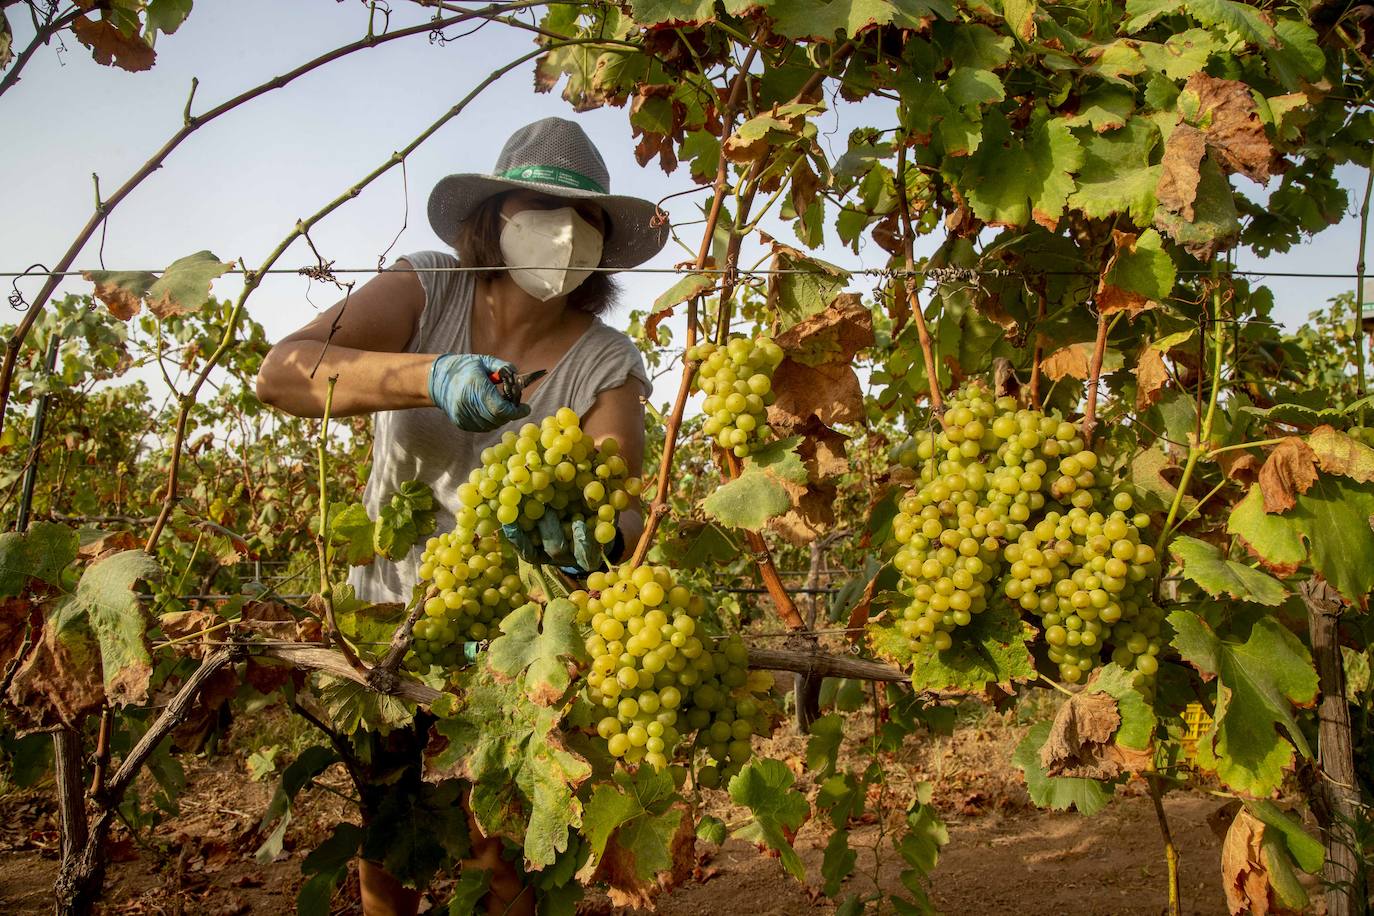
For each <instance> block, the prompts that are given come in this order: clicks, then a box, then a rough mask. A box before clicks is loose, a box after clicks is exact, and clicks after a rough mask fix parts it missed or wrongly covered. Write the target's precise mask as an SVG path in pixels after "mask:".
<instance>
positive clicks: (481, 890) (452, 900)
mask: <svg viewBox="0 0 1374 916" xmlns="http://www.w3.org/2000/svg"><path fill="white" fill-rule="evenodd" d="M490 888H491V872H490V871H489V870H487V869H485V868H464V869H463V870H462V871H460V872H459V873H458V881H457V882H456V883H455V884H454V885H453V895H452V896H451V897H449V898H448V916H473V914H475V913H476V912H477V905H478V904H479V903H481V902H482V898H483V897H485V896H486V895H487V891H488V890H489V889H490Z"/></svg>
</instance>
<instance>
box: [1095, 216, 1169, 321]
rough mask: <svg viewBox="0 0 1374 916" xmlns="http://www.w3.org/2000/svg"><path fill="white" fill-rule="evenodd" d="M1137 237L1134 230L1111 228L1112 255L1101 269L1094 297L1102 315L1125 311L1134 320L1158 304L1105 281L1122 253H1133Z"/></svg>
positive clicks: (1146, 297)
mask: <svg viewBox="0 0 1374 916" xmlns="http://www.w3.org/2000/svg"><path fill="white" fill-rule="evenodd" d="M1139 238H1140V236H1139V235H1137V234H1136V233H1134V232H1122V231H1121V230H1119V229H1113V230H1112V256H1111V259H1110V260H1108V261H1107V266H1106V267H1104V268H1103V269H1102V279H1101V280H1099V281H1098V284H1097V295H1096V299H1095V301H1096V303H1097V310H1098V312H1100V313H1101V314H1103V315H1114V314H1116V313H1117V312H1125V313H1126V315H1127V317H1128V318H1131V319H1132V320H1134V319H1135V317H1136V316H1137V315H1139V314H1140V313H1141V312H1145V311H1148V310H1150V309H1152V308H1155V307H1156V306H1158V305H1159V303H1158V302H1156V301H1154V300H1153V299H1151V298H1150V297H1148V296H1146V295H1144V294H1142V293H1138V292H1136V291H1135V290H1131V289H1126V288H1125V287H1121V286H1116V285H1114V284H1112V283H1108V282H1107V278H1108V277H1110V276H1112V272H1113V270H1114V269H1115V267H1116V263H1117V259H1118V258H1120V257H1121V255H1122V254H1128V255H1129V254H1134V253H1135V250H1136V248H1135V246H1136V240H1137V239H1139Z"/></svg>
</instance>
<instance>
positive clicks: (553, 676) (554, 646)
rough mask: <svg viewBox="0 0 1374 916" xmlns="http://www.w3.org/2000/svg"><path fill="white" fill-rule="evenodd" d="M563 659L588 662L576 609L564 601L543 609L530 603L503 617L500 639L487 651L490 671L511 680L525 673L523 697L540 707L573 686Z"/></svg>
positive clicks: (560, 599) (553, 603)
mask: <svg viewBox="0 0 1374 916" xmlns="http://www.w3.org/2000/svg"><path fill="white" fill-rule="evenodd" d="M564 659H572V660H573V661H575V662H576V661H587V660H588V659H587V651H586V648H585V647H584V646H583V640H582V637H581V636H580V635H579V634H578V630H577V607H576V606H575V605H574V604H573V603H572V602H571V601H569V600H568V599H567V598H558V599H555V600H553V601H551V602H549V604H548V605H547V606H546V607H545V608H544V609H543V615H542V619H541V615H540V608H539V605H538V604H535V603H534V602H533V601H531V602H530V603H529V604H526V605H524V606H523V607H520V608H517V609H516V610H514V611H512V612H511V613H509V614H507V615H506V618H505V619H504V620H502V621H501V635H500V636H498V637H497V638H496V639H494V640H492V643H491V646H490V647H489V648H488V650H487V663H488V664H489V665H491V667H492V670H494V671H497V672H499V673H500V674H504V675H505V676H506V677H510V678H514V677H516V676H517V675H519V674H520V673H522V672H524V674H525V677H524V685H525V692H526V695H527V696H528V697H529V698H530V699H531V700H533V701H534V702H536V703H538V704H540V705H541V706H551V705H553V704H554V703H557V702H558V701H559V700H561V699H562V698H563V695H564V694H566V693H567V692H568V685H569V684H571V683H572V676H571V675H570V674H569V672H568V665H567V662H565V661H564Z"/></svg>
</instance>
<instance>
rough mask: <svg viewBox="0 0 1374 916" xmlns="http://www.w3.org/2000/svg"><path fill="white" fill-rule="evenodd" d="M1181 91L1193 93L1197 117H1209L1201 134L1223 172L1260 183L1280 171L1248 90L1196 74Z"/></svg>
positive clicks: (1243, 86) (1237, 82)
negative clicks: (1197, 111)
mask: <svg viewBox="0 0 1374 916" xmlns="http://www.w3.org/2000/svg"><path fill="white" fill-rule="evenodd" d="M1183 91H1184V92H1188V91H1192V92H1195V93H1197V96H1198V99H1199V100H1200V101H1201V106H1200V107H1199V116H1200V117H1202V118H1205V117H1206V116H1208V115H1210V116H1211V122H1210V123H1209V124H1208V125H1207V128H1206V130H1205V133H1206V137H1207V145H1208V146H1210V147H1211V148H1212V149H1213V150H1214V151H1215V152H1216V154H1217V158H1218V159H1220V161H1221V164H1222V166H1223V167H1224V168H1225V169H1226V170H1227V171H1230V172H1239V173H1240V174H1242V175H1244V176H1246V177H1247V178H1251V179H1254V180H1255V181H1258V182H1261V183H1263V182H1266V181H1268V180H1269V178H1270V177H1271V176H1272V175H1274V174H1276V173H1278V172H1281V171H1283V161H1282V159H1280V158H1279V156H1278V154H1277V153H1276V152H1275V151H1274V146H1273V144H1271V143H1270V142H1269V136H1268V134H1266V133H1265V130H1264V122H1263V121H1261V120H1260V115H1259V109H1258V107H1257V106H1256V105H1255V97H1254V96H1253V95H1251V93H1250V87H1249V86H1247V85H1245V84H1244V83H1242V82H1240V81H1239V80H1227V79H1218V78H1217V77H1215V76H1211V75H1209V74H1207V73H1205V72H1203V71H1198V72H1197V73H1194V74H1193V75H1192V76H1190V77H1188V82H1187V83H1186V84H1185V85H1184V87H1183Z"/></svg>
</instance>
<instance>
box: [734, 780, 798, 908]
mask: <svg viewBox="0 0 1374 916" xmlns="http://www.w3.org/2000/svg"><path fill="white" fill-rule="evenodd" d="M796 781H797V778H796V777H795V776H793V775H792V771H791V770H789V769H788V768H787V764H785V763H783V762H782V761H781V760H766V759H761V758H755V759H754V760H751V761H749V763H748V764H747V765H746V766H745V767H744V769H742V770H740V771H739V772H738V773H737V774H735V777H734V778H733V779H731V780H730V800H731V801H733V802H734V803H735V804H737V805H742V806H744V807H746V808H748V809H749V810H750V811H751V812H753V814H754V821H753V823H751V824H748V825H746V826H744V827H741V828H740V829H739V830H736V831H735V836H737V837H742V838H743V839H746V840H750V841H752V842H755V843H764V844H767V846H768V847H769V848H770V849H773V850H774V851H775V852H777V853H778V854H779V855H780V856H781V857H782V867H783V868H784V869H786V870H787V873H788V874H790V875H791V876H792V877H794V878H796V879H797V880H798V881H800V880H802V879H803V878H804V877H805V875H806V869H805V866H803V865H802V861H801V858H800V857H799V856H798V855H797V851H796V850H795V849H793V848H792V842H791V839H790V837H792V836H795V835H796V832H797V830H798V828H800V827H801V825H802V823H803V822H805V821H806V819H807V818H808V817H809V816H810V814H811V808H810V806H809V805H807V803H806V796H804V795H802V794H801V793H800V792H798V791H797V790H796V789H794V788H792V785H793V783H795V782H796Z"/></svg>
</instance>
